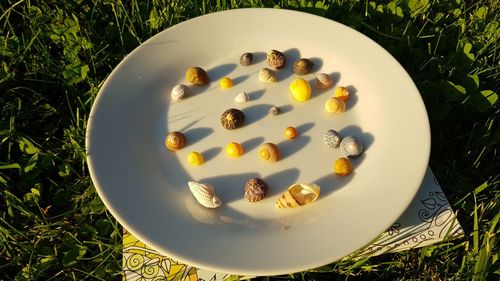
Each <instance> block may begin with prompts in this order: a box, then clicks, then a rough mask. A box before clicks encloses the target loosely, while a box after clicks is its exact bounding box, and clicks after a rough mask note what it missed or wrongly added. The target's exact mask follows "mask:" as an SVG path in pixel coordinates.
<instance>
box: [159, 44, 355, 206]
mask: <svg viewBox="0 0 500 281" xmlns="http://www.w3.org/2000/svg"><path fill="white" fill-rule="evenodd" d="M253 59H254V56H253V54H252V53H250V52H246V53H243V54H242V55H241V56H240V58H239V63H240V64H241V65H242V66H249V65H252V64H253ZM266 62H267V64H268V65H269V67H268V68H267V67H266V68H261V69H260V70H259V72H258V79H259V80H260V81H261V82H264V83H276V82H278V81H279V78H278V71H279V70H280V69H282V68H284V67H285V66H286V64H287V58H286V56H285V54H284V53H282V52H280V51H278V50H270V51H269V52H268V53H267V54H266ZM313 68H314V63H313V62H312V61H311V60H310V59H307V58H300V59H298V60H296V61H295V62H293V64H292V72H293V73H294V74H296V75H299V76H303V75H307V74H310V73H312V72H313ZM185 79H186V81H187V83H188V84H189V85H191V86H197V85H206V84H207V83H209V76H208V74H207V72H206V71H205V70H204V69H203V68H201V67H190V68H188V69H187V71H186V74H185ZM311 84H312V85H313V86H314V87H315V88H316V89H320V90H323V89H328V88H330V87H332V85H333V84H334V81H333V79H332V77H331V76H330V75H328V74H326V73H320V74H318V75H316V76H315V78H314V80H313V81H312V82H311ZM311 84H310V83H309V81H307V80H305V79H303V78H296V79H294V80H293V81H292V82H291V83H290V84H289V90H290V92H291V97H292V98H293V99H294V100H295V101H297V102H306V101H308V100H309V99H310V98H311V93H312V89H311ZM219 86H220V88H221V89H229V88H231V87H233V86H234V81H233V80H232V79H231V78H230V77H223V78H221V79H220V80H219ZM191 94H192V89H191V87H190V86H188V85H185V84H178V85H176V86H174V87H173V88H172V90H171V92H170V96H171V99H172V101H174V102H178V101H180V100H182V99H183V98H185V97H189V96H190V95H191ZM349 95H350V93H349V90H348V89H347V88H345V87H342V86H338V87H337V88H336V89H335V91H334V93H333V95H332V96H331V97H329V98H328V99H327V100H326V101H325V104H324V108H325V110H326V112H328V113H341V112H344V111H345V110H346V101H347V100H348V99H349ZM249 100H250V97H249V95H248V94H247V93H246V92H240V93H239V94H237V95H236V96H235V97H234V102H235V103H237V104H241V103H245V102H247V101H249ZM280 113H281V110H280V108H279V107H277V106H272V107H270V108H269V114H270V115H279V114H280ZM244 121H245V114H244V113H243V112H242V111H241V110H239V109H236V108H230V109H227V110H225V111H224V112H223V113H222V115H221V117H220V122H221V125H222V127H224V128H225V129H226V130H235V129H237V128H240V127H241V126H243V124H244ZM298 134H299V132H298V131H297V129H296V128H295V127H292V126H289V127H286V128H285V130H284V137H285V138H286V139H288V140H293V139H295V138H297V136H298ZM323 140H324V143H325V145H326V146H327V147H328V148H340V152H341V153H342V154H343V155H344V157H340V158H338V159H337V160H336V161H335V163H334V167H333V170H334V174H336V175H339V176H346V175H349V174H351V173H352V170H353V165H352V163H351V161H350V158H351V157H357V156H358V155H360V154H361V153H362V152H363V149H364V147H363V144H362V143H361V142H360V141H359V140H357V139H356V138H355V137H352V136H346V137H344V138H341V136H340V134H339V133H338V132H337V131H335V130H333V129H330V130H327V131H326V132H325V133H324V135H323ZM186 144H187V140H186V137H185V136H184V134H182V133H181V132H178V131H173V132H169V133H168V134H167V136H166V138H165V146H166V148H167V149H168V150H170V151H177V150H179V149H182V148H183V147H185V146H186ZM225 150H226V154H227V155H228V156H229V157H230V158H237V157H240V156H241V155H243V154H244V153H245V149H244V148H243V145H242V144H240V143H238V142H230V143H228V144H227V145H226V149H225ZM258 156H259V158H260V159H262V160H264V161H266V162H276V161H279V160H280V159H281V152H280V149H279V147H278V146H277V145H276V144H274V143H271V142H267V143H264V144H262V145H261V146H260V147H259V148H258ZM187 162H188V163H189V164H190V165H192V166H199V165H202V164H203V163H204V162H205V159H204V157H203V154H201V153H199V152H197V151H191V152H189V153H188V155H187ZM188 187H189V189H190V191H191V192H192V194H193V196H194V198H195V199H196V200H197V201H198V202H199V203H200V204H201V205H202V206H204V207H207V208H217V207H219V206H221V205H222V202H221V200H220V199H219V198H218V197H217V196H216V195H215V190H214V187H213V186H212V185H210V184H208V183H198V182H194V181H189V182H188ZM243 189H244V195H243V197H244V198H245V200H247V201H248V202H258V201H260V200H263V199H264V198H265V196H266V195H267V194H268V193H269V192H268V191H269V186H268V185H267V183H266V182H265V181H264V180H262V179H260V178H251V179H249V180H248V181H247V182H246V183H245V185H244V187H243ZM319 195H320V187H319V186H318V185H316V184H314V183H311V184H304V183H296V184H293V185H291V186H289V187H288V189H287V190H286V191H285V192H284V193H282V194H281V196H280V197H279V198H278V200H277V201H276V202H275V205H276V207H278V208H294V207H298V206H303V205H306V204H309V203H311V202H314V201H316V199H317V198H318V197H319Z"/></svg>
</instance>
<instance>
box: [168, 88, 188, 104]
mask: <svg viewBox="0 0 500 281" xmlns="http://www.w3.org/2000/svg"><path fill="white" fill-rule="evenodd" d="M189 94H191V88H189V86H186V85H184V84H179V85H176V86H175V87H173V88H172V91H171V92H170V97H171V98H172V100H174V101H178V100H181V99H182V98H184V96H186V95H189Z"/></svg>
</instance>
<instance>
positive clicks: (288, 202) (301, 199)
mask: <svg viewBox="0 0 500 281" xmlns="http://www.w3.org/2000/svg"><path fill="white" fill-rule="evenodd" d="M319 194H320V187H319V185H317V184H314V183H313V184H305V183H296V184H293V185H291V186H290V187H289V188H288V190H287V191H285V192H283V193H282V194H281V196H280V198H279V199H278V200H277V201H276V204H275V205H276V207H278V208H280V209H282V208H295V207H299V206H304V205H307V204H309V203H312V202H314V201H316V199H318V197H319Z"/></svg>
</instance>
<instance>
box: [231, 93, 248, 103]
mask: <svg viewBox="0 0 500 281" xmlns="http://www.w3.org/2000/svg"><path fill="white" fill-rule="evenodd" d="M248 100H249V97H248V94H247V93H245V92H241V93H239V94H238V95H236V97H234V101H235V102H237V103H244V102H247V101H248Z"/></svg>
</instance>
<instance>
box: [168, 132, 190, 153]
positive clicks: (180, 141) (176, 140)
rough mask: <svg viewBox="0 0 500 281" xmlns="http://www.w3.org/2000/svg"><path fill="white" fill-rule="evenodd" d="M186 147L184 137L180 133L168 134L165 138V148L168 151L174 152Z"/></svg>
mask: <svg viewBox="0 0 500 281" xmlns="http://www.w3.org/2000/svg"><path fill="white" fill-rule="evenodd" d="M185 145H186V137H185V136H184V134H183V133H181V132H170V133H168V134H167V137H166V138H165V146H166V147H167V149H168V150H171V151H176V150H179V149H181V148H183V147H184V146H185Z"/></svg>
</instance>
